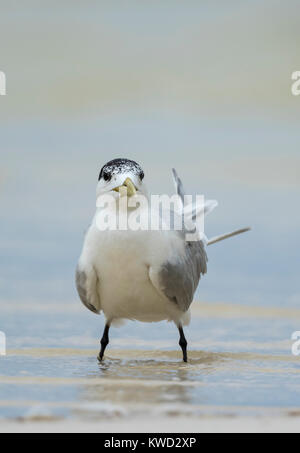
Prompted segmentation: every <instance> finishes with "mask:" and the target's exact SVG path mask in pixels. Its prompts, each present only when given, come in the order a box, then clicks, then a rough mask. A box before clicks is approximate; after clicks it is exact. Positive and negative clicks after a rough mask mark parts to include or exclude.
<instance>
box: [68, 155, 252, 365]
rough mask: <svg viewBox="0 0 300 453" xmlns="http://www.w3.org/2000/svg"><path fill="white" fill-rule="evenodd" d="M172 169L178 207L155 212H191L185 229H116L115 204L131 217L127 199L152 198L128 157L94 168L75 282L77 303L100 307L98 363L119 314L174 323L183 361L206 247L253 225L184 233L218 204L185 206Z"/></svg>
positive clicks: (132, 211)
mask: <svg viewBox="0 0 300 453" xmlns="http://www.w3.org/2000/svg"><path fill="white" fill-rule="evenodd" d="M172 174H173V181H174V184H175V192H176V194H175V195H176V196H177V197H178V199H179V205H178V206H179V207H177V210H176V209H175V208H174V209H173V208H172V209H167V210H165V211H164V212H163V213H161V211H160V213H159V218H160V219H161V221H162V224H164V217H167V216H168V215H169V216H170V215H171V217H172V216H173V217H172V218H173V221H174V219H175V220H176V219H178V217H179V218H181V217H182V216H183V214H184V213H188V216H187V217H188V220H187V224H188V227H186V226H183V227H182V229H175V228H169V229H167V228H166V229H164V228H158V229H151V228H148V229H143V228H140V229H136V228H134V229H132V228H118V227H116V224H118V226H119V224H120V221H122V220H123V216H125V210H124V211H122V209H121V207H120V206H121V202H122V201H124V200H125V205H124V206H126V207H127V208H128V211H129V214H128V212H127V216H128V217H127V219H126V221H127V222H128V218H130V216H136V215H137V209H138V207H137V206H135V205H134V203H133V204H132V205H133V207H130V208H129V207H128V206H129V202H131V201H132V200H133V199H134V198H136V197H138V196H140V197H144V198H145V199H146V200H149V198H150V196H149V194H148V190H147V187H146V185H145V181H144V177H145V174H144V171H143V169H142V167H141V166H140V164H138V163H137V162H135V161H133V160H130V159H126V158H117V159H113V160H111V161H109V162H107V163H106V164H105V165H104V166H103V167H102V168H101V171H100V173H99V177H98V183H97V189H96V198H97V204H96V213H95V215H94V217H93V220H92V222H91V225H90V227H89V228H88V230H87V232H86V235H85V238H84V243H83V248H82V252H81V255H80V258H79V261H78V264H77V267H76V277H75V280H76V288H77V292H78V295H79V297H80V299H81V301H82V303H83V304H84V305H85V306H86V307H87V308H88V309H89V310H91V311H92V312H93V313H95V314H101V313H102V312H103V314H104V316H105V327H104V331H103V335H102V338H101V340H100V352H99V355H98V360H99V361H100V362H101V361H102V360H103V358H104V353H105V350H106V347H107V345H108V344H109V331H110V327H111V326H112V325H116V326H118V325H122V323H123V322H124V320H135V321H140V322H146V323H149V322H160V321H171V322H173V323H174V324H175V326H176V327H177V329H178V333H179V345H180V347H181V350H182V358H183V361H184V362H187V360H188V356H187V340H186V337H185V334H184V330H183V327H184V326H185V325H188V324H189V322H190V318H191V312H190V306H191V303H192V301H193V297H194V294H195V291H196V289H197V286H198V283H199V281H200V278H201V276H202V275H204V274H206V272H207V261H208V258H207V246H208V245H210V244H213V243H215V242H218V241H221V240H223V239H226V238H228V237H231V236H234V235H236V234H240V233H242V232H245V231H248V230H249V229H250V228H248V227H247V228H243V229H240V230H236V231H233V232H231V233H226V234H223V235H220V236H217V237H214V238H212V239H211V240H208V239H207V238H206V236H205V235H204V234H203V232H200V233H199V232H197V231H196V239H193V240H188V239H187V235H186V233H187V231H192V230H193V232H194V233H195V227H194V224H193V221H194V220H195V217H196V214H197V212H198V213H199V211H200V215H202V216H204V215H206V214H208V213H209V212H211V211H212V210H213V209H214V208H215V207H216V205H217V202H216V201H214V200H213V201H207V202H205V203H204V204H203V205H201V206H200V207H199V206H192V207H191V206H188V207H187V208H185V207H184V197H185V192H184V188H183V184H182V181H181V179H180V178H179V176H178V174H177V172H176V170H175V169H173V170H172ZM107 197H110V198H109V199H110V200H113V201H114V202H115V204H116V205H117V207H118V214H117V216H116V218H117V221H116V224H115V228H106V229H105V228H102V227H101V228H100V227H99V219H102V220H103V219H104V217H105V216H106V217H107V216H109V215H110V214H112V212H113V211H112V206H113V204H112V203H109V202H106V203H103V200H106V198H107ZM139 206H140V205H139ZM145 210H148V207H146V208H145ZM115 212H116V211H114V213H115ZM147 212H149V211H147ZM191 222H192V223H191ZM126 225H127V226H128V223H127V224H126ZM193 228H194V229H193Z"/></svg>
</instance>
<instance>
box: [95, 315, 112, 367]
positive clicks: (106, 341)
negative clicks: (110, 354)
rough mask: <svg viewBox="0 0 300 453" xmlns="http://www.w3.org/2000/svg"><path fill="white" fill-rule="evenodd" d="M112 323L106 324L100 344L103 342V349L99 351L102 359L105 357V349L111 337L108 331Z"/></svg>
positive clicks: (99, 357)
mask: <svg viewBox="0 0 300 453" xmlns="http://www.w3.org/2000/svg"><path fill="white" fill-rule="evenodd" d="M109 328H110V325H109V324H106V325H105V328H104V332H103V336H102V338H101V341H100V344H101V351H100V353H99V356H98V359H99V360H100V362H101V360H102V359H103V356H104V351H105V349H106V346H107V345H108V343H109V338H108V332H109Z"/></svg>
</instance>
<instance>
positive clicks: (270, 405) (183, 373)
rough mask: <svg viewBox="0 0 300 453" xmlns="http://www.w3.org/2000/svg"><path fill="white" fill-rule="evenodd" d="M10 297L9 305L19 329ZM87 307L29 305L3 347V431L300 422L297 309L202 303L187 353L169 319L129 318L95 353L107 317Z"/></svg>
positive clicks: (284, 427) (276, 426)
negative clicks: (184, 357) (100, 356)
mask: <svg viewBox="0 0 300 453" xmlns="http://www.w3.org/2000/svg"><path fill="white" fill-rule="evenodd" d="M14 308H15V307H14ZM14 308H13V307H12V306H10V307H6V309H5V310H4V320H5V322H4V325H7V326H9V325H11V326H12V329H15V328H16V323H13V322H12V320H13V319H15V310H14ZM82 310H83V309H81V307H80V306H79V307H78V306H77V305H76V304H74V305H69V306H67V307H64V308H63V307H59V306H56V305H55V304H53V305H52V306H51V305H50V306H49V305H48V306H47V305H46V306H44V307H40V308H39V307H37V306H36V305H34V304H33V305H32V306H29V305H28V306H27V307H25V305H24V307H23V313H22V323H23V325H24V329H23V335H21V332H17V331H15V334H14V335H12V336H11V335H9V336H8V350H7V356H6V357H1V358H0V420H1V424H0V430H1V431H2V432H5V431H16V430H17V431H22V430H24V431H36V430H38V431H65V430H67V431H96V432H118V431H120V432H136V431H141V432H145V431H146V432H151V431H152V432H168V431H169V432H172V431H174V432H202V431H203V432H204V431H225V432H226V431H250V432H251V431H275V432H277V431H290V430H291V431H295V430H297V431H298V430H299V428H298V426H299V427H300V382H299V374H300V366H299V365H300V359H299V357H295V356H293V355H292V354H291V344H292V342H291V340H290V337H291V332H293V331H294V330H297V325H298V324H299V320H300V310H297V309H283V308H255V307H242V306H237V305H226V304H204V303H202V304H201V303H198V304H195V308H194V310H193V321H192V323H191V326H189V327H188V328H186V334H187V337H188V339H189V362H188V363H187V364H185V363H183V362H182V361H181V354H180V350H179V347H178V344H177V343H178V338H177V334H176V329H175V328H174V327H173V326H172V325H171V324H169V323H160V324H140V323H132V322H131V323H127V324H126V325H125V326H123V327H121V328H119V329H112V332H111V344H110V345H109V347H108V349H107V353H106V357H105V361H104V362H103V363H102V364H99V363H98V362H97V359H96V356H97V350H98V338H97V335H96V333H95V332H94V326H95V325H96V324H94V323H95V322H96V323H97V330H98V325H99V319H101V320H102V321H103V319H102V318H99V317H90V316H89V315H86V317H85V316H83V311H82ZM20 311H22V308H21V307H19V310H18V316H20ZM33 312H34V314H35V320H36V324H35V326H36V327H35V326H32V325H30V328H29V331H28V333H31V336H27V335H26V332H24V330H26V328H25V326H26V323H27V322H28V323H30V318H31V317H32V315H33ZM50 315H51V316H50ZM66 320H67V321H66ZM95 320H96V321H95ZM54 326H55V328H54ZM75 326H79V327H78V328H79V330H76V327H75ZM69 329H70V332H69V331H68V330H69ZM100 330H101V329H100V328H99V331H100ZM71 332H73V336H72V335H71ZM61 335H63V336H61ZM74 345H76V347H75V346H74Z"/></svg>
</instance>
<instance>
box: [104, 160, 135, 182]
mask: <svg viewBox="0 0 300 453" xmlns="http://www.w3.org/2000/svg"><path fill="white" fill-rule="evenodd" d="M126 172H133V173H135V174H136V175H138V176H139V177H140V179H141V180H142V179H143V177H144V172H143V170H142V167H141V166H140V165H139V164H138V163H137V162H135V161H134V160H129V159H122V158H120V159H113V160H110V161H109V162H107V163H106V164H105V165H104V166H103V167H102V169H101V171H100V174H99V178H98V181H100V179H101V178H102V177H103V179H104V180H105V181H109V180H110V179H111V177H112V176H113V175H116V174H118V173H126Z"/></svg>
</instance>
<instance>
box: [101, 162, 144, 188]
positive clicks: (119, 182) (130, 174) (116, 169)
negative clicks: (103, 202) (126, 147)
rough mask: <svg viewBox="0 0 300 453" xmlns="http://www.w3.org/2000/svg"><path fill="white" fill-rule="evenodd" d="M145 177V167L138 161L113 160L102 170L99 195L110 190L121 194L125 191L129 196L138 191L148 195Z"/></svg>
mask: <svg viewBox="0 0 300 453" xmlns="http://www.w3.org/2000/svg"><path fill="white" fill-rule="evenodd" d="M143 179H144V172H143V169H142V168H141V166H140V165H139V164H138V163H137V162H135V161H133V160H129V159H114V160H111V161H109V162H107V163H106V164H105V165H104V166H103V167H102V169H101V171H100V174H99V178H98V185H97V197H99V196H100V195H104V194H108V193H109V192H112V193H116V192H119V194H120V196H122V195H123V193H124V194H126V195H127V196H128V197H131V196H133V195H135V194H136V193H139V194H143V195H146V194H147V191H146V188H145V185H144V183H143Z"/></svg>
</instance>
